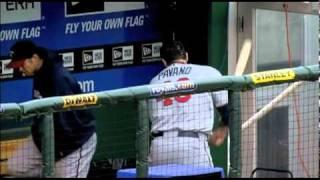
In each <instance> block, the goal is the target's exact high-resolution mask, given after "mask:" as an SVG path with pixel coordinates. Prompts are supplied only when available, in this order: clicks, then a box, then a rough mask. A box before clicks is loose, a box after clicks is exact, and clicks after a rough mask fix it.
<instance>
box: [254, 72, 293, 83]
mask: <svg viewBox="0 0 320 180" xmlns="http://www.w3.org/2000/svg"><path fill="white" fill-rule="evenodd" d="M250 76H251V79H252V81H253V82H254V83H255V84H259V83H267V82H272V81H287V80H292V79H294V78H295V73H294V71H293V70H291V69H283V70H271V71H263V72H258V73H252V74H251V75H250Z"/></svg>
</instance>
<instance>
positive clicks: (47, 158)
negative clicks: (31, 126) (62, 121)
mask: <svg viewBox="0 0 320 180" xmlns="http://www.w3.org/2000/svg"><path fill="white" fill-rule="evenodd" d="M40 121H41V122H40V134H41V152H42V153H41V154H42V166H43V167H42V177H43V178H48V177H52V176H53V174H54V167H55V152H54V126H53V116H52V113H51V114H46V115H43V117H41V118H40Z"/></svg>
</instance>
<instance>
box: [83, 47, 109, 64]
mask: <svg viewBox="0 0 320 180" xmlns="http://www.w3.org/2000/svg"><path fill="white" fill-rule="evenodd" d="M103 63H104V51H103V49H94V50H85V51H83V52H82V64H83V65H91V64H103Z"/></svg>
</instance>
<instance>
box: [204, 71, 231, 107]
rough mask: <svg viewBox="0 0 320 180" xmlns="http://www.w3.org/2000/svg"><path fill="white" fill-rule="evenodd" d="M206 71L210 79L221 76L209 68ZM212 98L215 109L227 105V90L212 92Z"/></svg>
mask: <svg viewBox="0 0 320 180" xmlns="http://www.w3.org/2000/svg"><path fill="white" fill-rule="evenodd" d="M207 70H208V71H209V72H208V73H210V74H211V77H212V78H215V77H221V76H222V74H221V73H220V72H219V71H218V70H216V69H214V68H211V67H209V68H208V69H207ZM212 97H213V103H214V105H215V106H216V107H221V106H224V105H226V104H228V91H227V90H221V91H214V92H212Z"/></svg>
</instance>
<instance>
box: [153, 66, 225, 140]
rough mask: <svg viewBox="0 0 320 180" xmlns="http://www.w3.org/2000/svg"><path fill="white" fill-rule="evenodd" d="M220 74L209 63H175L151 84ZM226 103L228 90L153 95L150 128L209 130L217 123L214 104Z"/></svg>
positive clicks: (217, 105)
mask: <svg viewBox="0 0 320 180" xmlns="http://www.w3.org/2000/svg"><path fill="white" fill-rule="evenodd" d="M219 76H221V73H220V72H219V71H217V70H216V69H214V68H212V67H210V66H203V65H195V64H180V63H179V64H178V63H175V64H172V65H170V66H168V67H167V68H165V69H164V70H162V71H161V72H160V73H159V74H158V75H157V76H155V77H154V78H153V79H152V80H151V82H150V84H158V83H166V82H177V81H185V80H190V81H196V80H200V79H203V78H216V77H219ZM227 103H228V92H227V91H226V90H223V91H217V92H212V93H200V94H190V95H182V96H176V97H171V98H157V99H151V100H149V115H150V117H151V122H152V123H151V124H152V125H151V131H152V132H158V131H170V130H184V131H197V132H205V133H208V134H210V133H211V130H212V128H213V124H214V105H215V106H216V107H220V106H223V105H225V104H227Z"/></svg>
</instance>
